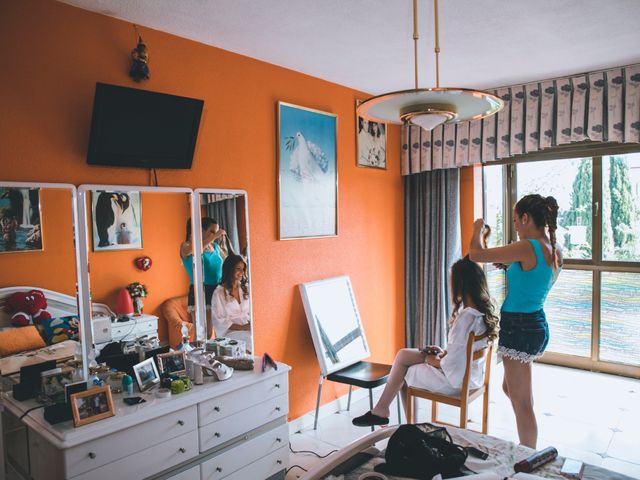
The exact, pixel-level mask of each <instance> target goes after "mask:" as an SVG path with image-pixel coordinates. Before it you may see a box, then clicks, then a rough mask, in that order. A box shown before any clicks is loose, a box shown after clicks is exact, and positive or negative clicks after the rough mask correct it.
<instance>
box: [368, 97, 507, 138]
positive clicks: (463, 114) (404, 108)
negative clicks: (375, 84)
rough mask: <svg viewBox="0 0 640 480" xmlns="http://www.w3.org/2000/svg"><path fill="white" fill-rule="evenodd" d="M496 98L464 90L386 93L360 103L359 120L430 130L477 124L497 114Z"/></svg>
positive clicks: (500, 103) (498, 108)
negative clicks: (476, 122) (461, 123)
mask: <svg viewBox="0 0 640 480" xmlns="http://www.w3.org/2000/svg"><path fill="white" fill-rule="evenodd" d="M502 107H504V102H503V101H502V100H501V99H500V98H498V97H496V96H495V95H493V94H491V93H488V92H483V91H481V90H469V89H465V88H422V89H414V90H402V91H398V92H391V93H386V94H384V95H379V96H377V97H373V98H370V99H368V100H366V101H364V102H362V103H361V104H360V105H359V106H358V108H357V113H358V115H359V116H361V117H364V118H366V119H367V120H372V121H374V122H382V123H396V124H401V123H412V124H414V125H419V126H421V127H422V128H425V129H427V130H431V129H433V128H435V127H436V126H438V125H441V124H443V123H457V122H465V121H468V120H478V119H481V118H485V117H488V116H490V115H493V114H495V113H497V112H499V111H500V110H501V109H502Z"/></svg>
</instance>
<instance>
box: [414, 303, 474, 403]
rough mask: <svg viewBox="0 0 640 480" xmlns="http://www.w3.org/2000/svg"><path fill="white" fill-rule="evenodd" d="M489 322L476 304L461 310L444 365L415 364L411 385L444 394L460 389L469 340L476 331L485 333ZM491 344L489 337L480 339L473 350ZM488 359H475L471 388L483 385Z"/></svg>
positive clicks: (472, 365)
mask: <svg viewBox="0 0 640 480" xmlns="http://www.w3.org/2000/svg"><path fill="white" fill-rule="evenodd" d="M486 329H487V328H486V326H485V324H484V315H483V314H482V313H480V312H479V311H478V310H476V309H475V308H465V309H463V310H462V311H461V312H460V313H459V314H458V318H457V319H456V321H455V322H454V324H453V326H452V327H451V330H450V331H449V340H448V344H447V355H445V357H444V358H443V359H442V361H441V362H440V368H435V367H432V366H431V365H429V364H427V363H419V364H417V365H412V366H411V367H409V370H408V371H407V375H406V376H405V380H406V382H407V384H408V385H409V386H411V387H417V388H423V389H425V390H429V391H432V392H436V393H441V394H443V395H456V394H458V393H460V388H461V387H462V380H463V378H464V369H465V362H466V359H467V352H466V349H467V340H468V338H469V333H470V332H472V331H473V333H474V334H475V335H476V336H479V335H482V334H483V333H484V332H485V330H486ZM486 345H487V339H486V338H482V339H480V340H477V341H476V342H475V343H474V345H473V351H474V352H475V351H478V350H480V349H482V348H484V347H485V346H486ZM483 372H484V359H482V360H474V361H473V363H472V364H471V379H470V385H471V389H472V390H473V389H475V388H479V387H480V386H481V385H482V380H483V378H482V377H483Z"/></svg>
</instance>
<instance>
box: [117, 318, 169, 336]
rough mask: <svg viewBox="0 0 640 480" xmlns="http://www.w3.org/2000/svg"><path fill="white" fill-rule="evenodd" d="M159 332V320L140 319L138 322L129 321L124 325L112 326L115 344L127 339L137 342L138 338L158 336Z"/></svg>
mask: <svg viewBox="0 0 640 480" xmlns="http://www.w3.org/2000/svg"><path fill="white" fill-rule="evenodd" d="M157 332H158V319H157V318H148V319H144V320H142V319H140V320H138V321H136V322H133V321H129V322H123V323H118V322H115V323H112V324H111V339H112V341H114V342H117V341H120V340H123V339H126V340H135V338H136V337H139V336H141V335H150V334H151V335H153V336H155V335H157Z"/></svg>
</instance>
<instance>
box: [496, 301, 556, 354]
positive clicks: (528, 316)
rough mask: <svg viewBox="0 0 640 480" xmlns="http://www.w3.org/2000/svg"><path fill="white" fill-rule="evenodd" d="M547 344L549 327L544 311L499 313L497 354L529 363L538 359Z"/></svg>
mask: <svg viewBox="0 0 640 480" xmlns="http://www.w3.org/2000/svg"><path fill="white" fill-rule="evenodd" d="M548 343H549V325H548V324H547V317H546V316H545V314H544V310H542V309H540V310H538V311H537V312H532V313H517V312H500V339H499V340H498V353H500V354H501V355H502V356H503V357H506V358H511V359H513V360H520V361H521V362H523V363H530V362H533V361H534V360H536V359H537V358H540V357H541V356H542V354H543V353H544V350H545V348H547V344H548Z"/></svg>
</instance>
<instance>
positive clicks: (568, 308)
mask: <svg viewBox="0 0 640 480" xmlns="http://www.w3.org/2000/svg"><path fill="white" fill-rule="evenodd" d="M483 171H484V186H485V190H484V199H485V202H484V203H485V219H486V221H487V223H489V225H491V226H492V227H493V226H494V225H495V227H496V228H495V229H494V230H495V231H496V233H497V234H498V235H497V236H496V238H495V242H510V241H513V240H515V232H514V231H513V212H512V208H513V205H514V204H515V202H516V201H517V200H518V198H520V197H522V196H523V195H526V194H529V193H540V194H542V195H544V196H547V195H553V196H554V197H555V198H556V199H557V200H558V204H559V206H560V210H559V213H558V230H557V233H556V236H557V241H558V243H559V244H560V245H561V248H562V252H563V256H564V268H563V271H562V273H561V275H560V277H559V278H558V281H557V282H556V284H555V286H554V287H553V289H552V290H551V293H550V294H549V297H548V299H547V302H546V305H545V310H546V313H547V318H548V320H549V326H550V330H551V341H550V343H549V347H548V349H547V354H545V357H544V358H543V361H545V362H551V363H556V364H562V365H570V366H576V367H581V368H587V369H593V370H601V371H607V372H611V373H620V374H626V375H630V376H636V377H640V335H639V332H640V153H632V154H624V155H611V156H591V157H582V158H572V159H562V160H545V161H535V162H526V163H517V164H512V165H492V166H486V167H484V169H483ZM498 185H500V186H501V188H497V186H498ZM500 206H501V207H500ZM500 235H502V238H497V237H499V236H500ZM487 273H488V277H489V281H490V284H491V289H492V293H494V295H495V297H496V300H497V303H498V304H501V303H502V297H501V293H502V292H503V291H504V288H505V280H504V274H503V273H502V272H499V271H496V270H492V269H491V268H489V270H488V272H487Z"/></svg>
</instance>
